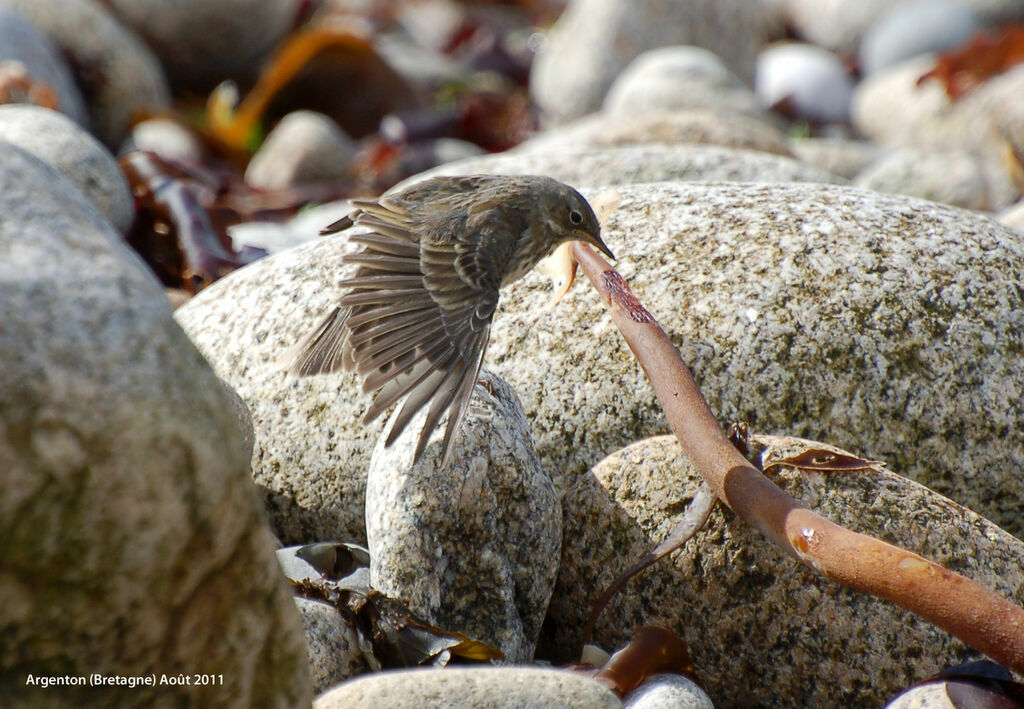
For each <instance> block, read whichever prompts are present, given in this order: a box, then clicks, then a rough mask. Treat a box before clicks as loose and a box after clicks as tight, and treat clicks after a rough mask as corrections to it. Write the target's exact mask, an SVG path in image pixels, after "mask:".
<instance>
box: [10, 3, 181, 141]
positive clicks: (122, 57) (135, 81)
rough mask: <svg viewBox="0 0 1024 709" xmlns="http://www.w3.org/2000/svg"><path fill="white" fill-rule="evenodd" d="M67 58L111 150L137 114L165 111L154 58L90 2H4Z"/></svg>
mask: <svg viewBox="0 0 1024 709" xmlns="http://www.w3.org/2000/svg"><path fill="white" fill-rule="evenodd" d="M4 2H5V3H6V4H8V5H10V6H11V7H13V8H14V9H15V10H17V11H18V12H19V13H21V14H22V15H24V16H25V17H26V18H27V19H28V20H29V21H30V22H32V24H33V25H35V26H36V28H37V29H39V30H40V31H42V32H43V33H44V34H46V35H47V36H48V37H49V38H50V39H51V40H52V41H53V42H54V44H56V45H57V46H58V47H59V48H60V50H61V51H62V52H64V53H65V54H67V55H68V56H69V57H70V58H71V62H72V64H73V65H74V66H76V67H81V68H83V69H86V70H87V71H85V72H82V71H79V72H77V73H76V75H75V79H76V80H77V81H78V82H79V85H81V86H82V87H83V89H82V90H83V92H84V93H85V95H86V96H88V97H89V115H90V116H91V119H92V127H93V129H94V130H95V132H96V135H97V137H98V138H99V139H100V140H101V141H103V142H104V143H105V144H106V145H107V146H109V147H111V148H114V147H116V146H117V145H118V144H120V142H121V139H122V138H123V137H124V136H125V135H126V134H127V132H128V129H129V128H130V125H131V120H132V119H133V118H134V117H135V115H136V114H137V113H140V112H145V111H157V110H161V109H166V108H167V107H168V106H169V104H170V91H169V89H168V86H167V80H166V79H165V78H164V75H163V70H162V69H161V67H160V63H159V62H158V61H157V59H156V57H155V56H154V55H153V53H152V52H151V51H150V49H149V47H147V46H146V45H145V44H144V43H143V42H142V40H140V39H139V37H138V36H136V35H135V34H134V33H133V32H131V30H129V29H127V28H126V27H124V26H123V25H121V24H120V23H119V22H118V21H117V20H115V19H114V18H113V17H112V16H111V15H110V14H109V13H108V12H107V11H106V10H105V9H104V8H103V6H102V5H101V4H100V3H97V2H94V0H4Z"/></svg>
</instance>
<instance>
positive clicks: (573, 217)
mask: <svg viewBox="0 0 1024 709" xmlns="http://www.w3.org/2000/svg"><path fill="white" fill-rule="evenodd" d="M569 221H570V222H571V223H572V224H573V225H574V226H579V225H580V224H582V223H583V215H582V214H580V213H579V212H577V211H576V210H575V209H574V210H572V211H571V212H569Z"/></svg>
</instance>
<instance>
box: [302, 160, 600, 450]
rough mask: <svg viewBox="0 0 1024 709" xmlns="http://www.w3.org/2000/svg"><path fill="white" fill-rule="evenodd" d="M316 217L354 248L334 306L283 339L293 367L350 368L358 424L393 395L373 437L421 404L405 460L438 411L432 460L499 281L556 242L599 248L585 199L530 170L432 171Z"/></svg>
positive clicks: (394, 432) (472, 376)
mask: <svg viewBox="0 0 1024 709" xmlns="http://www.w3.org/2000/svg"><path fill="white" fill-rule="evenodd" d="M351 202H352V205H353V207H354V211H352V212H351V213H350V214H349V215H348V216H346V217H343V218H342V219H339V220H338V221H336V222H334V223H333V224H330V225H329V226H327V227H325V228H324V229H323V230H322V231H321V234H336V233H339V232H343V231H346V230H348V229H349V228H351V227H359V229H356V230H353V232H351V234H350V235H349V236H348V239H349V241H350V242H354V243H356V244H358V245H359V246H360V247H361V248H360V250H358V251H355V252H353V253H350V254H346V255H345V256H344V257H343V262H344V263H349V264H354V265H355V266H356V268H355V271H354V273H353V275H352V276H351V277H349V278H347V279H345V280H343V281H341V283H340V285H341V286H342V287H344V288H346V289H347V292H345V293H344V294H343V295H342V296H341V298H340V299H339V301H338V303H337V305H336V306H335V307H334V308H333V309H332V310H331V311H330V312H329V313H328V314H327V315H326V317H324V318H323V319H322V320H321V321H320V323H319V324H318V325H317V326H316V327H315V328H314V329H313V330H312V331H311V332H310V333H309V334H308V335H307V336H306V337H305V338H304V339H303V340H302V341H300V342H299V343H298V344H297V345H296V346H295V347H294V348H293V349H292V353H293V354H291V355H286V358H287V359H289V360H290V367H289V371H290V372H292V373H293V374H296V375H299V376H309V375H314V374H322V373H329V372H336V371H339V370H342V369H344V370H349V371H355V372H357V373H358V375H360V376H361V377H362V389H363V392H364V393H374V392H375V394H374V397H373V400H372V402H371V403H370V405H369V406H368V408H367V409H366V412H365V415H364V417H363V423H364V424H366V423H369V422H371V421H373V420H375V419H376V418H377V417H379V416H380V415H381V414H383V413H384V412H385V411H387V410H388V409H390V408H391V407H392V406H393V405H395V404H396V403H398V402H399V401H400V400H402V399H403V398H404V401H402V403H401V408H400V409H398V413H397V414H396V415H395V416H394V418H393V423H392V426H391V430H390V431H389V432H388V436H387V439H386V440H385V446H390V445H391V444H392V443H394V441H395V440H397V438H398V437H399V436H400V435H401V434H402V432H403V431H404V430H405V428H406V427H407V426H408V424H409V422H410V421H411V420H412V419H413V417H414V416H415V415H416V413H417V412H419V411H420V410H421V409H423V408H424V407H426V406H427V405H428V404H429V407H430V408H429V409H428V411H427V415H426V422H425V424H424V426H423V428H422V430H421V433H420V437H419V440H418V441H417V445H416V449H415V452H414V454H413V463H414V464H415V463H416V462H418V461H419V460H420V459H421V457H422V456H423V453H424V451H425V449H426V447H427V443H428V441H429V439H430V436H431V434H432V433H433V431H434V430H435V429H437V427H438V426H439V424H440V422H441V418H442V416H444V414H445V413H446V412H447V426H446V429H445V435H444V442H443V454H442V457H441V465H442V466H444V465H446V464H447V463H448V462H449V461H450V459H451V454H452V448H453V445H454V442H455V434H456V432H457V431H458V428H459V426H460V424H461V422H462V419H463V417H464V416H465V414H466V411H467V409H468V406H469V400H470V396H471V395H472V393H473V388H474V386H475V385H476V382H477V377H478V376H479V373H480V367H481V364H482V362H483V356H484V352H485V350H486V349H487V343H488V338H489V335H490V329H491V323H492V320H493V319H494V314H495V310H496V309H497V305H498V297H499V293H500V291H501V289H502V288H503V287H505V286H507V285H509V284H510V283H512V282H514V281H516V280H518V279H519V278H521V277H523V276H524V275H525V274H526V273H528V272H529V271H530V269H532V268H533V267H534V266H535V265H536V264H537V263H538V261H540V260H541V259H543V258H544V257H546V256H548V255H549V254H551V253H552V252H553V251H554V250H555V249H556V248H557V247H558V246H559V245H561V244H563V243H565V242H568V241H582V242H584V243H587V244H590V245H592V246H594V247H596V248H597V249H598V250H600V251H601V252H602V253H604V254H605V255H606V256H608V257H609V258H611V259H613V260H614V259H615V256H614V255H613V254H612V252H611V250H610V249H609V248H608V247H607V246H606V245H605V243H604V241H602V240H601V226H600V222H599V220H598V218H597V216H596V215H595V214H594V210H593V209H592V208H591V206H590V204H589V203H588V202H587V200H586V199H585V198H584V197H583V195H581V194H580V193H579V192H578V191H576V190H575V189H573V188H572V187H570V186H568V185H566V184H563V183H562V182H559V181H557V180H555V179H552V178H550V177H545V176H538V175H526V176H506V175H469V176H460V177H434V178H430V179H426V180H423V181H421V182H418V183H415V184H413V185H412V186H409V187H407V188H404V189H400V190H398V191H393V192H389V193H385V194H384V195H383V196H381V197H379V198H378V199H375V200H372V199H353V200H351Z"/></svg>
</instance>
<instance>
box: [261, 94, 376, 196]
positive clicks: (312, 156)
mask: <svg viewBox="0 0 1024 709" xmlns="http://www.w3.org/2000/svg"><path fill="white" fill-rule="evenodd" d="M355 154H356V146H355V143H354V142H353V141H352V139H351V138H349V137H348V136H347V135H345V132H344V131H342V130H341V128H339V127H338V125H337V124H336V123H335V122H334V121H332V120H331V119H330V118H328V117H327V116H325V115H323V114H322V113H316V112H315V111H295V112H293V113H289V114H288V115H287V116H285V117H284V118H282V119H281V120H280V121H279V122H278V124H277V125H276V126H274V129H273V130H272V131H270V135H268V136H267V139H266V140H265V141H264V142H263V145H262V146H260V149H259V150H257V151H256V154H255V155H253V156H252V159H251V160H250V161H249V166H248V167H247V168H246V170H245V181H246V182H247V183H249V184H250V185H252V186H253V187H262V188H264V189H282V188H285V187H293V186H295V185H301V184H304V183H307V182H317V181H323V180H338V179H341V178H344V177H350V170H351V163H352V158H354V157H355Z"/></svg>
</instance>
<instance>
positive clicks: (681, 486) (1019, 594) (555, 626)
mask: <svg viewBox="0 0 1024 709" xmlns="http://www.w3.org/2000/svg"><path fill="white" fill-rule="evenodd" d="M747 383H748V385H749V380H748V382H747ZM837 430H841V429H838V428H837ZM851 452H853V453H855V454H856V453H859V451H851ZM775 471H780V472H775ZM769 477H771V478H772V479H773V480H774V481H775V482H776V484H778V485H780V486H781V487H782V488H783V489H785V490H786V491H787V492H788V493H789V494H791V495H793V496H794V497H796V498H797V499H800V500H802V501H803V502H804V503H805V504H807V505H808V506H809V507H811V508H812V509H814V510H815V511H816V512H818V513H819V514H822V515H823V516H825V517H827V518H829V519H831V520H833V521H835V522H837V523H839V524H842V525H844V526H846V527H848V528H851V529H855V530H857V531H860V532H863V533H867V534H871V535H873V536H879V537H882V538H884V539H885V540H886V541H889V542H891V543H895V544H898V545H900V546H902V547H904V548H906V549H909V550H911V551H913V552H916V553H918V554H921V555H922V556H925V557H927V558H929V559H931V560H933V561H935V562H937V563H940V564H942V565H943V566H946V567H947V568H951V569H953V570H955V571H957V572H958V573H961V574H964V575H966V576H968V577H970V578H973V579H975V580H976V581H978V582H979V583H982V584H983V585H985V586H987V587H989V588H992V589H994V590H995V591H996V592H998V593H1000V594H1003V595H1004V596H1006V597H1007V598H1009V599H1011V600H1012V601H1013V602H1015V603H1018V604H1019V603H1022V602H1024V542H1021V541H1020V540H1018V539H1015V538H1014V537H1012V536H1010V535H1009V534H1007V533H1006V532H1004V531H1003V530H1001V529H999V528H998V527H996V526H995V525H994V524H992V523H990V522H988V521H987V520H985V519H984V518H982V517H980V516H979V515H976V514H974V513H973V512H971V511H970V510H967V509H965V508H963V507H960V506H959V505H957V504H956V503H954V502H953V501H951V500H948V499H946V498H944V497H942V496H941V495H938V494H936V493H934V492H932V491H930V490H928V489H927V488H925V487H923V486H921V485H918V484H916V483H914V482H912V481H910V480H907V479H905V478H903V477H901V476H899V475H896V474H894V473H890V472H888V471H882V472H871V471H869V472H849V473H847V472H844V473H831V474H828V473H824V474H823V473H815V472H810V471H802V472H797V471H795V470H793V469H790V468H781V469H780V468H775V469H773V470H772V471H771V472H770V474H769ZM699 480H700V479H699V477H698V476H697V473H696V471H695V470H694V469H693V467H692V465H691V464H690V463H689V461H688V460H687V459H686V457H685V456H683V455H682V453H681V451H680V448H679V445H678V442H677V441H676V440H675V438H674V437H672V436H660V437H657V438H652V439H648V440H644V441H640V442H638V443H636V444H634V445H631V446H629V447H628V448H625V449H623V450H621V451H617V452H616V453H614V454H612V455H611V456H609V457H608V458H607V459H605V460H603V461H601V462H600V463H599V464H598V465H597V466H595V468H594V469H593V471H592V473H588V474H587V475H586V476H585V477H583V478H581V479H579V480H578V481H577V483H576V484H575V486H574V487H573V488H572V490H570V492H569V493H568V494H567V495H566V497H565V499H564V500H563V508H564V510H565V514H566V527H565V541H564V542H563V545H564V549H563V554H562V557H563V561H562V569H561V571H560V573H559V580H558V586H557V588H556V595H555V597H554V598H553V599H552V605H551V610H550V611H549V616H548V623H549V626H546V631H545V638H547V639H552V640H553V642H552V645H551V646H547V645H546V644H545V645H544V646H543V649H544V650H545V651H547V650H551V651H552V655H553V659H556V660H557V659H561V658H564V657H567V656H572V654H573V653H575V652H576V651H577V650H578V644H579V636H580V632H581V630H582V627H583V624H584V623H585V620H586V617H587V614H588V612H589V608H590V604H591V603H592V602H593V600H594V597H595V596H596V595H597V594H598V593H600V591H601V590H602V589H604V588H606V587H607V586H608V584H609V583H610V582H611V581H612V579H613V578H615V576H616V575H618V574H619V573H620V572H622V571H623V570H625V569H626V568H627V567H628V566H630V565H631V564H632V563H634V562H635V561H636V560H637V559H639V558H640V557H641V556H643V555H644V554H645V553H647V552H648V551H649V550H650V549H651V548H652V547H653V546H654V545H655V544H657V543H658V542H660V541H661V540H662V539H663V538H664V537H665V535H666V534H668V532H669V530H670V529H671V528H672V527H673V526H674V524H675V523H676V521H678V518H679V515H680V514H681V513H682V511H683V509H684V505H685V504H686V503H687V501H688V500H689V499H690V498H692V496H693V494H694V492H695V491H696V489H697V486H698V484H699ZM643 623H651V624H657V625H664V626H665V627H668V628H669V629H671V630H674V631H675V632H678V633H680V634H681V635H682V636H683V637H684V638H685V640H686V643H687V645H688V646H689V649H690V652H691V654H692V655H693V659H694V663H695V665H696V667H697V668H698V671H700V668H714V671H713V672H706V673H704V672H702V673H701V678H702V680H704V682H705V686H706V689H707V691H708V694H709V695H710V697H711V698H712V699H713V700H714V702H715V704H716V705H717V706H736V705H739V704H743V705H763V706H807V707H817V706H881V705H882V704H883V703H884V702H885V701H886V700H887V699H888V698H890V697H892V696H894V695H896V694H897V693H898V692H900V691H901V690H902V689H903V688H904V687H906V686H908V685H910V684H912V683H914V682H916V681H919V680H921V679H924V678H926V677H928V676H930V675H932V674H934V673H935V671H937V670H938V669H940V668H942V667H944V666H946V665H948V664H956V663H958V662H959V661H960V659H961V658H962V657H975V656H977V653H975V652H974V651H972V650H970V649H969V648H967V647H966V646H965V645H964V644H963V643H961V642H960V641H958V640H955V639H953V637H952V636H950V635H948V634H946V633H945V632H943V631H941V630H939V629H937V628H936V627H935V626H933V625H931V624H929V623H927V622H925V621H924V620H921V619H920V618H918V617H916V616H914V615H913V614H911V613H909V612H908V611H904V610H902V609H901V608H898V607H897V606H895V605H892V604H889V603H886V602H884V601H881V600H878V599H876V598H874V597H873V596H869V595H867V594H863V593H859V592H855V591H852V590H850V589H847V588H845V587H843V586H840V585H839V584H837V583H834V582H831V581H828V580H826V579H824V578H823V577H822V576H820V575H818V574H817V573H815V572H813V571H811V570H810V569H809V568H807V567H805V566H803V565H801V564H799V563H798V562H797V561H795V560H794V559H793V558H791V557H789V556H787V555H786V554H785V553H784V552H782V551H781V550H780V549H778V548H777V547H775V546H774V545H772V544H771V543H770V542H768V541H767V540H766V539H765V538H764V537H763V536H761V535H760V534H759V533H757V532H755V531H753V530H752V529H751V528H750V527H749V526H748V525H747V524H745V523H743V522H742V521H740V520H738V519H737V518H736V517H735V515H733V514H732V513H731V512H730V511H728V510H727V509H726V508H724V507H723V506H721V505H718V506H716V507H715V509H714V510H713V511H712V513H711V517H710V519H709V520H708V524H707V525H706V526H705V527H704V528H703V529H702V530H701V531H700V532H698V533H697V535H696V536H695V537H694V538H693V539H691V540H690V541H689V542H687V544H686V545H685V546H684V547H683V549H682V550H681V551H680V552H676V553H675V554H673V555H672V556H670V557H669V558H668V559H666V560H663V561H662V562H661V563H660V564H658V565H657V566H655V567H653V568H652V569H650V570H649V571H647V572H645V573H644V574H643V575H642V576H641V577H640V578H638V579H634V580H633V581H631V582H630V583H628V584H627V585H626V587H625V588H624V589H623V591H622V592H621V594H620V595H619V597H618V598H617V599H616V600H614V601H613V602H612V603H611V604H610V606H609V608H608V609H607V610H606V611H605V613H604V614H603V615H602V617H601V619H600V620H599V621H598V624H597V627H596V631H595V633H596V634H595V640H596V641H597V642H598V643H599V644H601V645H603V646H605V647H612V646H615V645H617V644H620V643H621V642H623V640H624V639H625V638H626V637H628V634H629V630H630V629H631V628H633V627H635V626H636V625H639V624H643ZM751 668H756V670H752V669H751Z"/></svg>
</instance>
